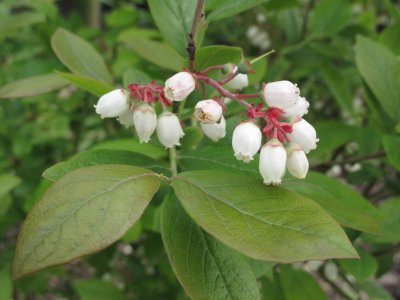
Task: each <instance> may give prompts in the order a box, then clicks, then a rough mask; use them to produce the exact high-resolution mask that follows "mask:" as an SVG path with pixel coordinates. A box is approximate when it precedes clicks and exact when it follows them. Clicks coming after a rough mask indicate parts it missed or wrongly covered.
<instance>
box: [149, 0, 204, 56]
mask: <svg viewBox="0 0 400 300" xmlns="http://www.w3.org/2000/svg"><path fill="white" fill-rule="evenodd" d="M196 3H197V1H196V0H163V1H159V0H148V4H149V7H150V12H151V15H152V16H153V20H154V22H155V23H156V25H157V27H158V29H159V30H160V31H161V34H162V35H163V36H164V38H165V40H166V41H168V42H169V43H170V44H171V45H172V46H173V47H174V48H175V50H177V51H178V53H179V54H180V55H181V56H182V57H186V55H187V53H186V47H187V44H188V36H189V33H190V30H191V27H192V22H193V17H194V12H195V10H196Z"/></svg>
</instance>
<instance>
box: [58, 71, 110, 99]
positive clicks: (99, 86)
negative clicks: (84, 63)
mask: <svg viewBox="0 0 400 300" xmlns="http://www.w3.org/2000/svg"><path fill="white" fill-rule="evenodd" d="M56 73H57V74H58V75H60V76H61V77H64V78H65V79H67V80H68V81H70V82H72V83H73V84H75V85H76V86H78V87H80V88H81V89H84V90H85V91H88V92H90V93H92V94H93V95H95V96H97V97H100V96H102V95H104V94H106V93H108V92H110V91H112V90H113V89H114V88H113V86H112V85H110V84H108V83H106V82H104V81H99V80H97V79H94V78H93V77H89V76H84V75H78V74H72V73H65V72H59V71H56Z"/></svg>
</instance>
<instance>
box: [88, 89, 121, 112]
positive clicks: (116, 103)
mask: <svg viewBox="0 0 400 300" xmlns="http://www.w3.org/2000/svg"><path fill="white" fill-rule="evenodd" d="M94 107H95V108H96V113H97V114H99V115H100V116H101V118H102V119H103V118H116V117H118V116H120V115H122V114H123V113H124V112H126V111H127V110H128V109H129V102H128V92H127V91H125V90H124V89H116V90H113V91H111V92H109V93H107V94H105V95H103V96H101V97H100V99H99V101H98V102H97V104H96V105H95V106H94Z"/></svg>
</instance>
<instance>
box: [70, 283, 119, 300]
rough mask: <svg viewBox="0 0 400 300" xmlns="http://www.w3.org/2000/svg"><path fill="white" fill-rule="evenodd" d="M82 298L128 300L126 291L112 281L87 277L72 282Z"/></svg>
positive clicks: (87, 299)
mask: <svg viewBox="0 0 400 300" xmlns="http://www.w3.org/2000/svg"><path fill="white" fill-rule="evenodd" d="M72 286H73V288H74V290H76V292H77V293H78V295H79V298H80V299H81V300H111V299H112V300H126V299H127V298H126V296H125V295H124V293H123V292H122V291H121V290H120V289H118V288H117V287H116V286H115V285H113V284H112V283H111V282H107V281H104V280H101V279H97V278H96V279H95V278H93V279H86V280H77V281H74V282H72Z"/></svg>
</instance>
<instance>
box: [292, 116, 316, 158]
mask: <svg viewBox="0 0 400 300" xmlns="http://www.w3.org/2000/svg"><path fill="white" fill-rule="evenodd" d="M292 128H293V131H292V133H290V134H289V138H290V139H291V141H292V142H293V143H295V144H298V145H299V146H300V147H302V148H303V150H304V152H305V153H308V152H310V150H314V149H316V148H317V142H318V139H317V132H316V131H315V129H314V127H313V126H312V125H311V124H310V123H308V122H307V121H306V120H304V119H300V120H299V121H297V122H295V123H293V126H292Z"/></svg>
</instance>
